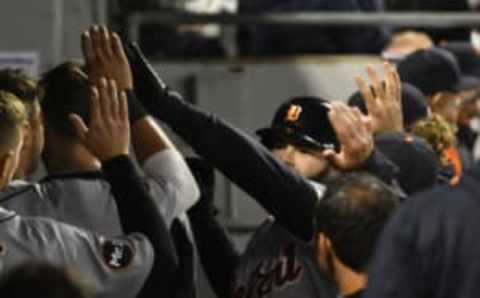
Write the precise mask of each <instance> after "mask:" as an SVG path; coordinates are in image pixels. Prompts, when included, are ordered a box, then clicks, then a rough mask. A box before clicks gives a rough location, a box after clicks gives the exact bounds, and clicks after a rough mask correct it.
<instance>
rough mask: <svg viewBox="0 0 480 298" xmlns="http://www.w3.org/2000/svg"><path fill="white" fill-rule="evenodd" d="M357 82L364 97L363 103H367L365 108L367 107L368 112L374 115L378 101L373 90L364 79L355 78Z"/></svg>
mask: <svg viewBox="0 0 480 298" xmlns="http://www.w3.org/2000/svg"><path fill="white" fill-rule="evenodd" d="M355 82H356V84H357V86H358V89H359V91H360V94H361V95H362V98H363V101H364V102H365V106H366V107H367V111H368V112H369V113H372V111H374V110H375V108H376V106H375V104H376V100H375V97H374V95H373V92H372V88H370V86H369V85H368V83H367V82H366V81H365V80H364V79H362V78H361V77H355Z"/></svg>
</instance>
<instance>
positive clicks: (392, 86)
mask: <svg viewBox="0 0 480 298" xmlns="http://www.w3.org/2000/svg"><path fill="white" fill-rule="evenodd" d="M383 69H384V73H385V90H386V92H385V93H386V98H385V99H387V100H396V96H397V92H396V80H395V76H394V74H393V71H392V68H391V67H390V64H389V63H384V64H383Z"/></svg>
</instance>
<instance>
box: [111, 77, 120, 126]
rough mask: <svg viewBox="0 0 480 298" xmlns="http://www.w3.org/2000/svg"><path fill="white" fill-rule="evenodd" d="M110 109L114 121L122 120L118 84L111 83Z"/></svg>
mask: <svg viewBox="0 0 480 298" xmlns="http://www.w3.org/2000/svg"><path fill="white" fill-rule="evenodd" d="M110 98H111V99H110V107H111V114H112V117H113V119H115V120H117V121H118V120H120V103H119V99H118V94H117V83H115V81H114V80H111V81H110Z"/></svg>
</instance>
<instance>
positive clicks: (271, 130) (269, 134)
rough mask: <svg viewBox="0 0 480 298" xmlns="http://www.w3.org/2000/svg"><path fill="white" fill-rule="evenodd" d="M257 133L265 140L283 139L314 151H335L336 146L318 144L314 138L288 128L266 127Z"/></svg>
mask: <svg viewBox="0 0 480 298" xmlns="http://www.w3.org/2000/svg"><path fill="white" fill-rule="evenodd" d="M255 133H256V134H257V135H258V136H260V137H261V138H262V140H265V139H267V138H283V139H286V140H288V141H289V142H292V143H294V144H295V145H297V146H299V147H302V148H310V149H314V150H325V149H334V148H335V144H330V143H322V142H318V141H317V140H315V139H314V138H312V137H310V136H308V135H306V134H303V133H300V132H298V131H296V130H295V129H294V128H292V129H290V128H288V127H266V128H261V129H258V130H257V131H255Z"/></svg>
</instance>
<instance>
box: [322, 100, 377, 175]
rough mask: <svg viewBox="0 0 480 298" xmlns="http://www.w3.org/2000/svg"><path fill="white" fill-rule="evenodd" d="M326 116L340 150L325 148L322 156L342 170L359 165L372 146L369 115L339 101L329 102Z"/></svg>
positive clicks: (367, 156)
mask: <svg viewBox="0 0 480 298" xmlns="http://www.w3.org/2000/svg"><path fill="white" fill-rule="evenodd" d="M328 117H329V119H330V122H331V124H332V126H333V129H334V130H335V133H336V135H337V139H338V141H339V143H340V152H335V151H334V150H325V151H323V153H322V154H323V156H325V157H326V158H328V159H329V160H330V162H331V163H332V165H333V166H334V167H336V168H338V169H340V170H343V171H349V170H354V169H357V168H359V167H361V166H362V164H363V163H364V162H365V161H366V160H367V159H368V158H369V157H370V155H371V154H372V152H373V148H374V143H373V135H372V125H371V120H370V117H367V116H364V115H363V114H362V113H361V112H360V110H359V109H358V108H351V107H348V106H347V105H345V104H344V103H341V102H332V103H331V104H330V112H329V113H328Z"/></svg>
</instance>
